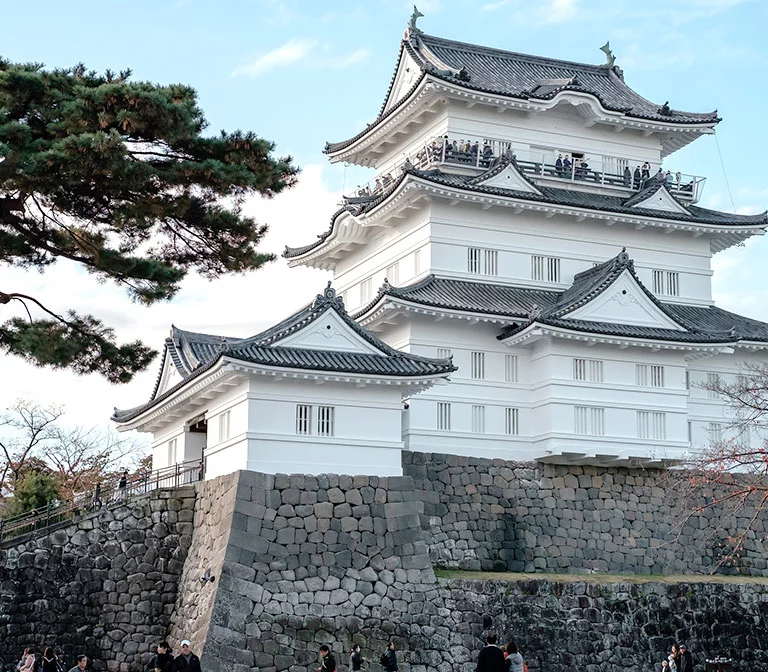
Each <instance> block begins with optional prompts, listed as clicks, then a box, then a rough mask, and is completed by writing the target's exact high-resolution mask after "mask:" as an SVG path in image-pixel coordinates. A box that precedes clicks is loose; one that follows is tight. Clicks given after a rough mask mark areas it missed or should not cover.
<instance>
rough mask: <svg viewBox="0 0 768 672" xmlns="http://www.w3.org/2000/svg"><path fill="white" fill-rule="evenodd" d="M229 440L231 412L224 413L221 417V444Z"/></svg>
mask: <svg viewBox="0 0 768 672" xmlns="http://www.w3.org/2000/svg"><path fill="white" fill-rule="evenodd" d="M228 438H229V411H224V413H222V414H221V415H220V416H219V443H222V442H223V441H226V440H227V439H228Z"/></svg>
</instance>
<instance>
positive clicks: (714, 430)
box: [707, 422, 723, 443]
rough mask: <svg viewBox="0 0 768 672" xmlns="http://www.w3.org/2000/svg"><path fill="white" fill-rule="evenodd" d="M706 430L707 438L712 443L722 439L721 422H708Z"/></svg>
mask: <svg viewBox="0 0 768 672" xmlns="http://www.w3.org/2000/svg"><path fill="white" fill-rule="evenodd" d="M707 430H708V432H709V440H710V441H711V442H712V443H718V442H720V441H722V440H723V423H721V422H710V423H709V425H708V427H707Z"/></svg>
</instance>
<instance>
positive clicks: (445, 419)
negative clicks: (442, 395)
mask: <svg viewBox="0 0 768 672" xmlns="http://www.w3.org/2000/svg"><path fill="white" fill-rule="evenodd" d="M437 428H438V429H443V430H446V431H447V430H450V429H451V405H450V404H449V403H447V402H444V401H438V402H437Z"/></svg>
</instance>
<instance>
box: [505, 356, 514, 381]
mask: <svg viewBox="0 0 768 672" xmlns="http://www.w3.org/2000/svg"><path fill="white" fill-rule="evenodd" d="M504 382H507V383H516V382H517V355H504Z"/></svg>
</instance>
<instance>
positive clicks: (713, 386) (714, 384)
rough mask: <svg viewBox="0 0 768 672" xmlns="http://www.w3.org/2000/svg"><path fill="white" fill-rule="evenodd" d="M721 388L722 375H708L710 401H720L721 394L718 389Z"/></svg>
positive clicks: (707, 384) (707, 386)
mask: <svg viewBox="0 0 768 672" xmlns="http://www.w3.org/2000/svg"><path fill="white" fill-rule="evenodd" d="M719 387H720V375H719V374H717V373H708V374H707V383H706V388H707V397H709V398H710V399H719V398H720V393H719V392H718V391H717V389H718V388H719Z"/></svg>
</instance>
